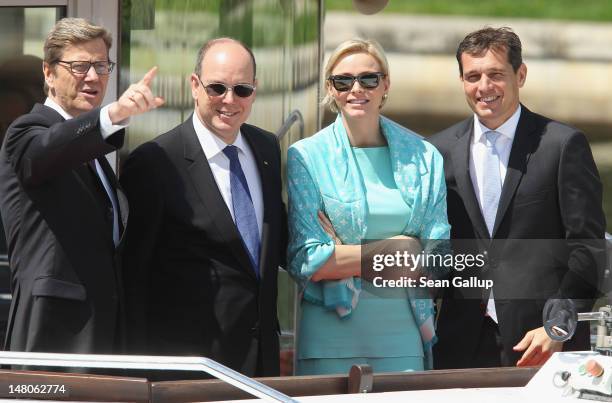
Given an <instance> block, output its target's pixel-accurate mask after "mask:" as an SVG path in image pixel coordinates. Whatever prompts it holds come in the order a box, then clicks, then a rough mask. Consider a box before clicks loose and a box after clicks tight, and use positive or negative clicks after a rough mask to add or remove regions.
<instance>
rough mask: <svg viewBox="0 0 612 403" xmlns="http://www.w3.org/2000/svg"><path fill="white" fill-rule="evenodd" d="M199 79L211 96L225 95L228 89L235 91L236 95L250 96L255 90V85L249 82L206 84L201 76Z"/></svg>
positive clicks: (241, 96)
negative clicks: (232, 84) (228, 84)
mask: <svg viewBox="0 0 612 403" xmlns="http://www.w3.org/2000/svg"><path fill="white" fill-rule="evenodd" d="M198 81H200V84H202V87H203V88H204V90H206V94H208V96H209V97H220V96H222V95H225V93H226V92H227V91H234V94H236V96H239V97H240V98H248V97H250V96H251V95H253V92H254V91H255V87H253V86H252V85H249V84H236V85H234V86H233V87H228V86H227V85H225V84H223V83H210V84H206V85H204V83H203V82H202V80H201V79H200V77H198Z"/></svg>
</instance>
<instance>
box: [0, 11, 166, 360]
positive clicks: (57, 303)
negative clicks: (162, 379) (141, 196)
mask: <svg viewBox="0 0 612 403" xmlns="http://www.w3.org/2000/svg"><path fill="white" fill-rule="evenodd" d="M111 43H112V39H111V36H110V34H109V33H108V32H107V31H106V29H104V28H103V27H100V26H97V25H93V24H91V23H90V22H88V21H86V20H84V19H80V18H65V19H62V20H60V21H59V22H58V23H57V24H56V25H55V26H54V27H53V29H52V30H51V32H50V33H49V35H48V36H47V38H46V41H45V44H44V63H43V72H44V77H45V92H46V94H47V99H46V100H45V102H44V105H42V104H36V105H35V106H34V108H33V109H32V111H31V112H30V113H28V114H26V115H23V116H21V117H20V118H18V119H17V120H15V122H13V123H12V124H11V126H10V127H9V129H8V130H7V132H6V137H5V141H4V143H3V145H2V150H1V151H0V211H1V212H2V220H3V222H4V229H5V233H6V239H7V240H8V245H9V249H8V253H9V260H10V266H11V276H12V279H11V280H12V283H11V289H12V294H13V299H12V304H11V310H10V317H9V325H8V331H7V339H6V348H8V349H10V350H14V351H37V352H64V353H98V354H109V353H114V352H119V351H121V344H122V343H121V342H122V339H123V337H122V335H121V330H122V327H123V323H122V322H123V319H124V317H123V315H122V312H123V309H124V306H123V290H122V286H121V270H120V267H121V266H120V259H119V253H120V251H121V248H122V245H123V237H122V235H123V233H124V229H125V226H126V222H127V214H128V207H127V200H126V198H125V196H124V195H123V193H122V192H121V189H120V188H119V187H118V184H117V178H116V177H115V174H114V172H113V170H112V168H111V166H110V165H109V163H108V161H107V160H106V158H105V157H104V155H105V154H107V153H110V152H112V151H115V150H116V149H117V148H119V147H121V145H122V144H123V137H124V130H123V128H124V127H125V126H126V125H127V123H128V119H129V118H130V117H131V116H134V115H137V114H140V113H143V112H146V111H148V110H150V109H152V108H155V107H157V106H160V105H161V104H162V103H163V100H162V99H161V98H158V97H155V96H154V95H153V94H152V92H151V89H150V83H151V80H152V79H153V77H154V76H155V69H152V70H151V71H149V72H148V73H147V74H146V75H145V77H144V78H143V79H142V80H141V81H140V82H138V83H136V84H133V85H131V86H130V87H129V88H128V90H127V91H126V92H125V93H124V94H123V95H121V97H120V98H119V99H118V100H117V101H116V102H112V103H111V104H109V105H107V106H105V107H102V108H101V107H100V105H101V104H102V100H103V98H104V94H105V92H106V86H107V84H108V79H109V75H110V74H111V72H112V70H113V66H114V65H115V63H114V62H112V61H111V60H110V57H109V48H110V46H111Z"/></svg>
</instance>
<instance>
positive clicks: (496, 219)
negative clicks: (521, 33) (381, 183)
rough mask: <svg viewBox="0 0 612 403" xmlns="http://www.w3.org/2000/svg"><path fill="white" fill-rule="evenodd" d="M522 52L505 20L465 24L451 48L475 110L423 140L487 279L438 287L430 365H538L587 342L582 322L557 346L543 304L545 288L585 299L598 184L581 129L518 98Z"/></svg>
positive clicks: (598, 215)
mask: <svg viewBox="0 0 612 403" xmlns="http://www.w3.org/2000/svg"><path fill="white" fill-rule="evenodd" d="M521 52H522V49H521V42H520V39H519V38H518V36H517V35H516V34H515V33H514V32H513V31H512V30H511V29H509V28H497V29H496V28H484V29H481V30H478V31H475V32H472V33H470V34H468V35H467V36H466V37H465V38H464V39H463V41H462V42H461V43H460V45H459V47H458V49H457V55H456V56H457V61H458V62H459V73H460V79H461V82H462V84H463V89H464V92H465V97H466V100H467V103H468V105H469V106H470V108H471V109H472V111H473V112H474V115H473V117H470V118H469V119H466V120H464V121H462V122H460V123H458V124H455V125H454V126H452V127H450V128H448V129H446V130H444V131H442V132H441V133H438V134H436V135H434V136H432V137H431V138H430V139H429V140H430V141H431V142H432V143H433V144H434V145H435V146H436V147H437V148H438V150H439V151H440V152H441V153H442V155H443V156H444V170H445V175H446V183H447V188H448V199H447V200H448V215H449V217H448V218H449V222H450V224H451V226H452V229H451V237H452V238H453V239H455V240H457V239H461V240H462V241H461V242H462V243H461V245H463V246H465V245H469V244H470V243H469V242H468V241H465V242H464V241H463V240H472V241H470V242H471V245H473V247H472V248H471V249H470V248H469V247H468V249H469V250H470V251H471V252H473V253H482V254H483V256H485V257H486V261H487V264H486V267H485V269H486V270H484V271H483V272H482V273H481V275H483V276H488V277H489V278H491V279H493V281H494V285H493V289H492V290H491V291H490V292H487V290H481V291H482V292H481V293H479V294H477V295H479V296H480V297H479V298H474V299H469V298H464V299H462V298H459V297H458V296H459V295H460V294H461V291H460V290H458V289H447V290H445V294H444V298H443V300H442V305H441V309H440V312H439V317H438V329H437V334H438V337H439V341H438V344H437V345H436V346H435V347H434V366H435V367H436V368H465V367H495V366H501V365H504V366H510V365H518V366H525V365H541V364H543V363H544V362H545V361H546V360H547V359H548V357H550V355H551V354H552V353H553V352H555V351H560V350H561V349H562V348H563V349H566V350H568V349H569V350H576V349H579V350H588V349H589V348H590V345H589V329H588V325H584V326H583V325H581V326H579V329H578V331H577V332H576V334H575V336H574V337H573V338H572V339H570V340H568V341H567V342H565V345H563V344H562V343H560V342H555V341H553V340H551V339H550V338H549V337H548V336H547V334H546V332H545V331H544V329H543V327H542V308H543V305H544V303H545V302H546V300H547V299H550V298H573V299H575V302H576V303H577V305H578V310H579V311H589V310H590V309H591V307H592V302H593V301H592V298H594V297H595V295H596V293H597V286H598V281H599V280H600V275H601V273H600V271H599V270H600V267H598V266H597V264H596V262H597V259H599V258H600V257H601V254H600V253H599V252H600V251H599V250H597V248H591V247H590V245H588V247H587V245H586V244H589V240H595V242H596V243H598V242H600V241H599V240H602V239H603V237H604V231H605V218H604V215H603V211H602V185H601V182H600V180H599V175H598V172H597V168H596V166H595V163H594V161H593V156H592V154H591V150H590V148H589V144H588V142H587V140H586V138H585V136H584V134H583V133H581V132H580V131H579V130H577V129H575V128H572V127H570V126H567V125H565V124H562V123H559V122H556V121H554V120H551V119H549V118H546V117H544V116H541V115H538V114H536V113H533V112H531V111H529V110H528V109H527V108H526V107H525V106H524V105H522V104H521V103H520V101H519V89H520V88H522V87H523V85H524V83H525V80H526V77H527V67H526V66H525V64H524V63H523V61H522V56H521ZM498 240H501V241H498ZM524 240H537V241H531V243H528V242H529V241H524ZM559 240H561V241H559ZM455 242H456V243H457V244H459V242H458V241H455ZM556 242H563V243H564V244H565V243H568V244H569V243H573V244H574V247H575V248H574V249H572V251H571V252H568V255H567V256H565V257H563V255H558V256H550V255H545V252H546V251H545V250H544V249H546V248H542V250H540V249H539V246H540V245H545V246H546V247H548V246H550V245H553V244H556ZM584 242H586V244H585V243H584ZM463 246H462V247H463ZM562 249H563V250H565V249H564V248H562ZM530 259H533V260H530ZM531 261H537V262H538V264H535V265H534V264H525V262H531ZM519 295H520V296H519Z"/></svg>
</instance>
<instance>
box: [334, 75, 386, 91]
mask: <svg viewBox="0 0 612 403" xmlns="http://www.w3.org/2000/svg"><path fill="white" fill-rule="evenodd" d="M385 75H386V74H384V73H364V74H360V75H358V76H349V75H343V74H341V75H336V76H329V77H328V78H327V79H328V80H329V81H331V83H332V85H333V86H334V88H335V89H336V91H340V92H344V91H350V89H351V88H353V84H355V80H357V81H359V85H361V86H362V87H363V88H367V89H372V88H376V87H378V84H380V78H381V77H384V76H385Z"/></svg>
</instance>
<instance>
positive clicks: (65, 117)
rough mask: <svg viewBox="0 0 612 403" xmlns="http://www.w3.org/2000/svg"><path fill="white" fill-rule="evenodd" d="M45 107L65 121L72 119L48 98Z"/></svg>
mask: <svg viewBox="0 0 612 403" xmlns="http://www.w3.org/2000/svg"><path fill="white" fill-rule="evenodd" d="M45 106H48V107H49V108H51V109H53V110H55V111H56V112H57V113H59V114H60V115H62V117H63V118H64V119H66V120H69V119H72V116H70V114H68V112H66V111H65V110H64V108H62V107H61V106H60V105H59V104H58V103H57V102H55V101H54V100H52V99H51V98H49V97H47V99H45Z"/></svg>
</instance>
